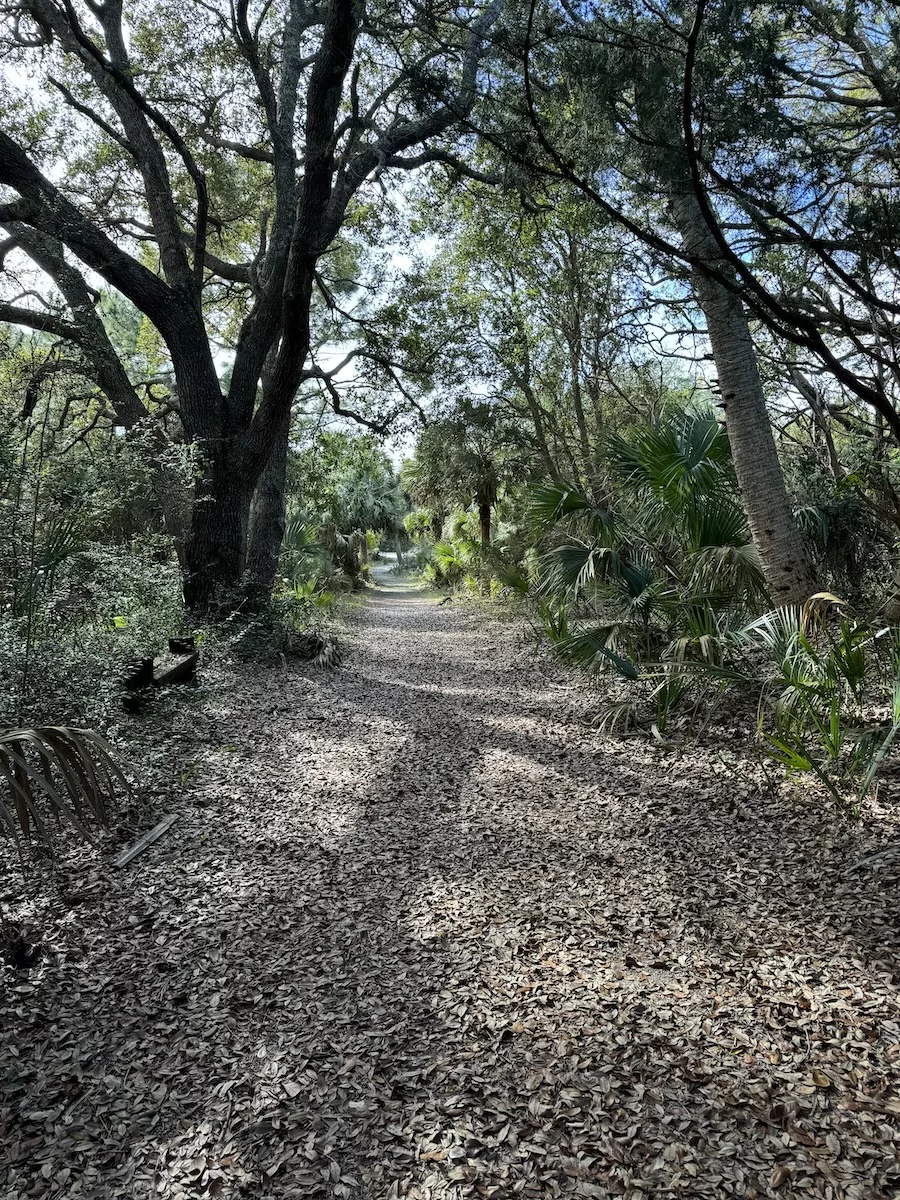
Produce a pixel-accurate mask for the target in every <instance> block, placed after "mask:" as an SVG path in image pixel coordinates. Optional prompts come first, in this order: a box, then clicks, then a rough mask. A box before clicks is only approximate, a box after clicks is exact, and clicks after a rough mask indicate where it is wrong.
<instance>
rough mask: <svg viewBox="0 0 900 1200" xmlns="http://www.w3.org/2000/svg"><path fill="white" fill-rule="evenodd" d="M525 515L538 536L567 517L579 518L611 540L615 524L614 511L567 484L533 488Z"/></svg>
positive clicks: (527, 500)
mask: <svg viewBox="0 0 900 1200" xmlns="http://www.w3.org/2000/svg"><path fill="white" fill-rule="evenodd" d="M525 516H526V520H527V521H528V524H529V525H530V526H531V528H532V530H533V531H534V532H535V533H536V534H537V535H541V534H543V533H545V532H546V531H547V530H548V529H550V528H551V527H552V526H553V525H558V524H559V523H560V522H561V521H564V520H565V519H566V518H567V517H578V518H580V519H581V520H582V521H583V522H584V523H585V524H586V525H587V527H588V528H589V529H590V531H591V533H593V534H594V536H595V537H602V538H604V540H607V541H608V540H609V539H610V538H611V537H612V535H613V531H614V525H615V523H614V521H613V518H612V516H611V514H610V513H608V512H607V511H606V510H605V509H602V508H599V507H598V506H597V505H596V504H594V502H593V501H592V500H590V499H588V497H587V496H585V495H584V494H583V493H582V492H579V491H578V489H577V488H575V487H572V486H571V485H569V484H565V483H548V484H543V485H541V486H540V487H535V488H532V489H531V490H530V491H529V493H528V495H527V497H526V499H525Z"/></svg>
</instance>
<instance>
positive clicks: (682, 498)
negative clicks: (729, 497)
mask: <svg viewBox="0 0 900 1200" xmlns="http://www.w3.org/2000/svg"><path fill="white" fill-rule="evenodd" d="M607 458H608V461H609V462H610V464H611V465H612V466H613V468H614V469H615V470H616V471H617V472H618V474H619V475H620V476H621V478H622V479H623V481H624V482H625V483H626V485H627V486H628V487H629V489H630V490H633V491H636V492H641V491H649V492H651V493H653V494H654V495H656V496H657V497H659V498H661V499H665V501H666V502H667V503H668V504H670V505H672V506H675V507H680V506H681V505H682V504H684V503H686V502H687V501H688V500H689V499H690V497H691V496H693V495H696V494H698V493H707V494H709V493H712V492H715V491H718V490H719V489H721V488H723V487H729V486H730V485H731V480H732V472H731V450H730V447H729V445H728V438H727V436H726V434H725V431H724V429H723V428H722V427H721V426H720V425H719V423H718V421H716V419H715V417H714V416H712V415H710V414H706V413H698V412H686V413H680V414H679V415H678V416H676V417H674V418H673V419H672V420H670V421H667V422H666V423H664V424H661V425H655V426H647V427H644V428H641V429H638V430H636V431H634V432H633V433H632V434H630V436H629V437H628V438H627V439H626V438H623V437H621V436H619V435H614V436H612V437H611V438H609V439H608V442H607Z"/></svg>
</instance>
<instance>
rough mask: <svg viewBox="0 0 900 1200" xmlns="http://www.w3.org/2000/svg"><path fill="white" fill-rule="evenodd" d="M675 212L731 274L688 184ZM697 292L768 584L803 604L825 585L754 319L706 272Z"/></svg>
mask: <svg viewBox="0 0 900 1200" xmlns="http://www.w3.org/2000/svg"><path fill="white" fill-rule="evenodd" d="M671 210H672V215H673V217H674V220H675V224H676V226H677V228H678V231H679V233H680V235H681V238H682V242H683V244H684V247H685V249H686V250H687V251H688V252H689V253H690V254H691V255H692V256H694V257H695V258H697V259H700V260H701V261H702V262H705V263H707V264H708V265H709V266H711V267H714V268H715V269H716V270H718V271H719V272H722V273H725V272H727V271H728V270H729V268H728V266H727V265H726V264H725V263H724V262H723V261H722V258H721V255H720V253H719V250H718V246H717V245H716V242H715V239H714V238H713V236H712V234H711V233H710V231H709V228H708V226H707V224H706V221H705V219H704V217H703V213H702V211H701V209H700V205H699V203H698V202H697V198H696V196H695V195H694V193H693V190H691V188H690V184H689V183H687V182H686V183H684V184H681V185H676V186H673V187H672V191H671ZM694 290H695V293H696V296H697V300H698V302H699V304H700V307H701V309H702V310H703V315H704V316H705V318H706V326H707V330H708V332H709V340H710V343H711V346H712V352H713V358H714V359H715V364H716V370H717V372H718V376H719V390H720V392H721V395H722V410H723V413H724V416H725V428H726V430H727V432H728V440H729V442H730V444H731V453H732V457H733V459H734V468H735V473H736V475H737V481H738V487H739V488H740V491H741V498H742V501H743V505H744V510H745V512H746V514H747V523H748V525H749V526H750V532H751V534H752V537H753V543H754V545H755V547H756V551H757V554H758V555H759V560H760V565H761V567H762V571H763V575H764V576H765V580H766V585H767V586H768V589H769V592H770V594H771V596H772V599H773V600H774V602H775V603H776V604H777V605H785V604H802V603H804V602H805V601H806V600H808V599H809V597H810V596H811V595H812V594H813V593H814V592H816V591H818V586H817V582H816V577H815V574H814V572H813V569H812V566H811V564H810V561H809V558H808V556H807V553H806V548H805V547H804V545H803V541H802V539H801V536H800V531H799V529H798V528H797V524H796V522H795V520H794V515H793V513H792V511H791V504H790V499H789V497H788V494H787V489H786V487H785V484H784V476H783V474H782V471H781V463H780V462H779V461H778V452H777V450H776V447H775V439H774V437H773V435H772V425H771V422H770V420H769V414H768V411H767V409H766V401H765V396H764V394H763V388H762V382H761V380H760V377H759V368H758V365H757V360H756V350H755V347H754V345H753V338H752V335H751V333H750V323H749V321H748V320H747V314H746V312H745V311H744V306H743V304H742V303H741V301H740V299H739V298H738V297H737V296H735V295H734V293H733V292H731V291H729V290H728V288H726V287H725V286H724V285H723V284H720V283H719V282H718V281H717V280H715V279H711V278H710V277H709V276H708V275H706V274H705V273H704V272H703V271H702V270H695V272H694Z"/></svg>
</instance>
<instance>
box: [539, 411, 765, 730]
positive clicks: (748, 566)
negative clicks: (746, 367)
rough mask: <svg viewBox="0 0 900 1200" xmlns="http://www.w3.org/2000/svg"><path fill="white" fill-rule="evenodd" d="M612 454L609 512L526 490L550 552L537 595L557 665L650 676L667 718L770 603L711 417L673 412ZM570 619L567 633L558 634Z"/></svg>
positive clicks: (552, 490) (562, 495)
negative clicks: (732, 638)
mask: <svg viewBox="0 0 900 1200" xmlns="http://www.w3.org/2000/svg"><path fill="white" fill-rule="evenodd" d="M605 454H606V459H605V461H606V466H607V468H608V471H609V479H610V488H609V494H608V497H607V501H606V502H605V503H604V504H603V505H602V506H601V505H599V504H598V503H597V502H596V501H595V500H593V499H592V498H591V497H590V496H587V495H585V494H584V493H582V492H580V491H578V490H577V489H576V488H574V487H572V486H571V485H567V484H543V485H541V486H540V487H538V488H535V489H534V490H533V491H532V492H531V493H530V494H529V496H528V499H527V505H526V512H527V515H528V520H529V523H530V527H531V529H532V530H533V531H534V533H535V535H536V536H538V537H539V539H540V543H539V544H540V545H541V546H542V547H543V549H542V553H541V557H540V560H539V564H540V567H539V577H538V579H537V580H536V582H535V583H534V584H533V585H532V587H531V588H530V591H531V593H532V596H533V599H534V602H535V603H537V604H538V606H539V607H538V611H539V612H540V613H541V614H542V619H544V620H545V624H546V625H547V632H548V635H549V637H550V640H551V642H552V644H553V645H554V648H555V649H556V651H557V653H558V654H559V655H560V656H561V657H563V658H565V659H567V660H568V661H570V662H572V663H574V664H575V665H576V666H579V667H582V668H585V669H589V670H592V671H596V670H608V669H612V670H614V671H616V672H618V673H619V674H620V675H622V676H623V677H624V678H626V679H629V680H632V681H634V680H637V679H638V678H644V677H646V678H651V677H652V678H654V679H656V680H657V682H656V684H655V687H656V688H657V689H661V690H657V691H656V692H655V693H654V694H655V696H656V699H657V700H658V702H659V704H660V705H661V706H662V707H663V708H665V709H666V710H668V708H670V707H671V706H672V705H674V704H676V703H677V702H678V701H680V700H681V699H683V698H684V696H685V695H686V694H687V692H688V691H689V690H690V686H689V679H690V675H691V672H692V670H693V668H694V667H695V666H699V665H706V666H710V667H720V668H722V667H724V666H725V665H726V662H727V661H728V659H729V657H730V648H729V630H730V629H731V628H733V627H736V624H737V622H739V621H740V620H741V619H742V618H745V617H746V616H747V615H748V613H749V612H751V611H752V609H753V606H754V605H755V604H757V603H758V602H759V601H760V600H761V599H762V598H763V596H764V589H763V583H762V576H761V573H760V570H759V566H758V564H757V561H756V555H755V552H754V550H753V546H752V543H751V541H750V535H749V531H748V529H747V526H746V522H745V520H744V517H743V514H742V512H741V509H740V506H739V503H738V498H737V489H736V484H735V481H734V476H733V472H732V469H731V460H730V455H729V452H728V442H727V439H726V438H725V435H724V433H723V431H722V430H721V428H720V427H719V426H718V424H717V423H716V421H715V420H714V419H713V418H711V417H710V416H709V415H707V414H706V413H704V412H702V411H701V412H683V413H678V414H675V415H674V416H673V417H671V418H670V419H669V420H668V421H667V422H666V423H664V424H662V425H660V426H659V427H657V428H643V427H637V428H636V429H635V430H634V431H633V432H632V434H631V435H629V436H628V437H627V438H626V437H623V436H615V437H611V438H609V439H608V440H607V443H606V450H605ZM563 612H565V613H566V618H565V624H566V626H567V628H570V632H568V633H567V634H566V635H565V636H560V635H559V634H558V632H557V630H558V627H559V626H560V624H561V621H562V613H563ZM550 614H552V618H551V619H549V620H548V618H549V617H550ZM676 676H677V677H678V680H679V682H678V684H677V685H676V683H675V682H674V680H675V678H676ZM660 680H661V682H660ZM661 716H662V719H663V720H664V719H665V718H664V714H662V711H661Z"/></svg>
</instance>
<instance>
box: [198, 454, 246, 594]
mask: <svg viewBox="0 0 900 1200" xmlns="http://www.w3.org/2000/svg"><path fill="white" fill-rule="evenodd" d="M252 495H253V484H252V481H250V480H248V479H246V478H244V477H242V475H241V474H240V473H239V472H237V471H234V470H229V469H227V467H226V465H225V464H224V463H222V462H219V463H207V464H205V466H204V474H203V475H202V476H201V478H200V479H199V480H198V481H197V487H196V491H195V495H194V509H193V521H192V524H191V536H190V538H189V540H188V543H187V546H186V547H185V562H186V566H187V574H186V577H185V581H184V599H185V603H186V604H187V606H188V608H189V609H190V610H191V611H192V612H205V611H207V610H209V609H210V608H212V607H213V606H214V605H215V604H216V603H219V602H227V601H228V593H229V592H232V593H233V592H234V590H235V589H236V588H237V587H239V585H240V583H241V580H242V579H243V575H244V566H245V558H246V552H247V528H248V524H249V519H250V500H251V497H252Z"/></svg>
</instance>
